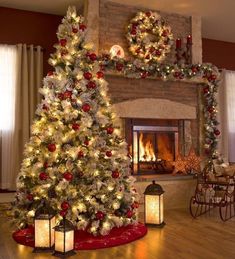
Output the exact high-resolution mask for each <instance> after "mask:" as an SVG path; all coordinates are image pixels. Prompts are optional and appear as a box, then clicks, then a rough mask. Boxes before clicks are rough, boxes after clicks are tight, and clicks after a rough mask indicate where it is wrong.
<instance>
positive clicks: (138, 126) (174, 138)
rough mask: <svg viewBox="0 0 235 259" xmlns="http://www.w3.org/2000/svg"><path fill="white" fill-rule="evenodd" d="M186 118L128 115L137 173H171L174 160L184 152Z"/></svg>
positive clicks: (130, 143)
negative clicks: (136, 117)
mask: <svg viewBox="0 0 235 259" xmlns="http://www.w3.org/2000/svg"><path fill="white" fill-rule="evenodd" d="M185 124H186V123H185V121H184V120H158V119H125V133H126V134H125V135H126V140H127V143H128V145H129V153H130V156H131V160H132V173H133V174H134V175H147V174H171V173H172V172H173V170H174V167H173V165H172V162H173V161H175V160H176V158H177V156H178V154H179V152H180V153H181V154H182V153H184V150H183V149H184V145H183V144H184V143H185V141H184V140H185V135H186V134H185V128H186V127H185Z"/></svg>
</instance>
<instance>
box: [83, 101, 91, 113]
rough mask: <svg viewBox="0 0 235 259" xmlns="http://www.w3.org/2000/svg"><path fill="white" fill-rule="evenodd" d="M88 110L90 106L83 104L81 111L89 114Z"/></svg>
mask: <svg viewBox="0 0 235 259" xmlns="http://www.w3.org/2000/svg"><path fill="white" fill-rule="evenodd" d="M90 109H91V106H90V105H89V104H88V103H84V104H83V105H82V110H83V111H84V112H89V111H90Z"/></svg>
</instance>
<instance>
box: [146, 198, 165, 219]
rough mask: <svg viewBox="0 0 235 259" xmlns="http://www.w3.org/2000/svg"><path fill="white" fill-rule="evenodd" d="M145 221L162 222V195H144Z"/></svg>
mask: <svg viewBox="0 0 235 259" xmlns="http://www.w3.org/2000/svg"><path fill="white" fill-rule="evenodd" d="M145 221H146V222H145V223H147V224H161V223H162V222H163V195H161V196H158V195H145Z"/></svg>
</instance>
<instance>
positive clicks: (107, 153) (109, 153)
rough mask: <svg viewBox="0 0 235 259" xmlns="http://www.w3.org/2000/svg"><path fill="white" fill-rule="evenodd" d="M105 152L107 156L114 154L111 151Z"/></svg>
mask: <svg viewBox="0 0 235 259" xmlns="http://www.w3.org/2000/svg"><path fill="white" fill-rule="evenodd" d="M105 154H106V156H107V157H111V156H112V155H113V154H112V152H111V151H106V153H105Z"/></svg>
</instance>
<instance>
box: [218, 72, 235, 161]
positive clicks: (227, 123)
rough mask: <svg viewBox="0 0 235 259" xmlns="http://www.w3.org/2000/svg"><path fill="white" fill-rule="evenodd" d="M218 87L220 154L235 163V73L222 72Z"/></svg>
mask: <svg viewBox="0 0 235 259" xmlns="http://www.w3.org/2000/svg"><path fill="white" fill-rule="evenodd" d="M222 78H223V80H222V83H221V85H220V86H219V94H218V103H219V122H220V130H221V137H220V140H219V149H220V153H221V154H222V155H223V157H224V158H225V161H227V162H235V71H227V70H224V71H223V72H222Z"/></svg>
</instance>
